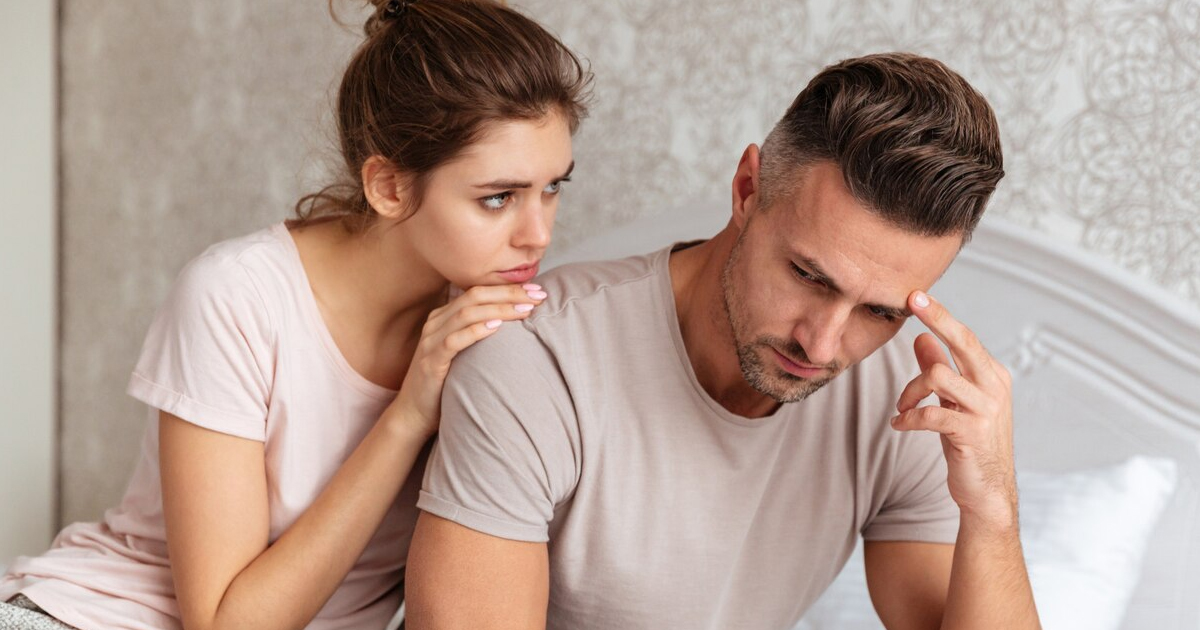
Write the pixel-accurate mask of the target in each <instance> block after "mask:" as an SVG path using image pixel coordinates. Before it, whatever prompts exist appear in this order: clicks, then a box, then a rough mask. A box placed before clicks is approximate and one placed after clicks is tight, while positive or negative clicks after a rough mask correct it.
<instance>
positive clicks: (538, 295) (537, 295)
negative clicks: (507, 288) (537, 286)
mask: <svg viewBox="0 0 1200 630" xmlns="http://www.w3.org/2000/svg"><path fill="white" fill-rule="evenodd" d="M528 293H529V297H531V298H533V299H535V300H544V299H546V292H545V291H529V292H528Z"/></svg>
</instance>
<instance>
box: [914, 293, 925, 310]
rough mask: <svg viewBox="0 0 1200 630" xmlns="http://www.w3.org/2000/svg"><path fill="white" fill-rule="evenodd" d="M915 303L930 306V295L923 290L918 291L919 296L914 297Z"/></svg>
mask: <svg viewBox="0 0 1200 630" xmlns="http://www.w3.org/2000/svg"><path fill="white" fill-rule="evenodd" d="M913 303H914V304H916V305H917V306H920V307H921V308H925V307H927V306H929V296H928V295H925V294H924V293H923V292H921V291H917V296H916V297H914V298H913Z"/></svg>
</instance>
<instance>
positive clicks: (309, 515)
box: [159, 286, 545, 630]
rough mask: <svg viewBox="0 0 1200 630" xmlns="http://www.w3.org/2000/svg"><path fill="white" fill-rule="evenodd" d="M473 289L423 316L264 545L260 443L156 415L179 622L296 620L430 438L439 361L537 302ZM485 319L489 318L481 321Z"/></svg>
mask: <svg viewBox="0 0 1200 630" xmlns="http://www.w3.org/2000/svg"><path fill="white" fill-rule="evenodd" d="M535 295H540V297H533V296H532V295H531V294H530V293H529V292H528V291H527V290H525V289H522V288H520V287H509V286H500V287H476V288H474V289H471V290H470V291H468V292H467V293H465V294H464V295H462V296H460V297H459V298H458V299H456V300H454V301H453V302H451V303H450V304H448V305H446V306H444V307H442V308H440V309H437V310H435V311H434V312H433V313H431V314H430V316H429V319H428V322H427V324H426V326H425V329H424V330H423V332H422V337H421V341H420V344H419V347H418V350H417V352H416V354H415V355H414V357H413V361H412V364H411V365H410V366H409V370H408V373H407V374H406V376H405V379H404V384H403V385H402V386H401V389H400V394H399V395H397V397H396V400H395V401H394V402H393V403H392V404H391V405H390V406H389V407H388V408H387V410H385V411H384V413H383V415H382V416H381V417H380V419H379V420H378V421H377V422H376V423H375V426H374V427H372V429H371V431H370V432H368V433H367V435H366V437H365V438H363V441H362V442H361V443H360V444H359V445H358V447H357V448H356V449H355V450H354V452H353V453H352V454H351V455H350V457H349V458H348V459H347V460H346V461H345V463H344V464H343V465H342V467H341V468H340V469H339V470H338V472H337V473H336V474H334V476H333V478H332V479H331V480H330V482H329V485H327V486H326V487H325V489H324V490H322V492H321V494H320V495H319V496H318V497H317V499H316V500H315V501H314V502H313V504H312V505H310V506H309V507H308V509H306V510H305V511H304V513H303V514H302V515H301V516H300V518H298V519H297V520H296V522H295V523H293V524H292V526H291V527H290V528H289V529H288V530H287V531H286V532H284V533H283V535H282V536H280V537H279V539H278V540H276V541H275V542H274V543H273V544H270V545H268V531H269V523H270V517H269V514H268V507H267V506H268V498H267V483H266V470H265V458H264V452H263V444H262V443H260V442H256V441H253V440H247V439H243V438H238V437H234V436H230V435H226V434H223V433H218V432H215V431H210V430H208V429H204V428H202V427H199V426H196V425H194V424H191V423H189V422H186V421H184V420H182V419H180V418H177V417H175V416H173V415H171V414H169V413H166V412H161V413H160V414H159V461H160V468H161V474H162V488H163V510H164V517H165V520H166V527H167V547H168V552H169V554H170V558H171V571H172V575H173V577H174V580H175V590H176V597H177V599H178V600H179V607H180V612H181V616H182V619H183V626H184V628H186V629H187V630H211V629H217V628H235V627H236V628H248V627H249V628H256V629H262V630H268V629H272V628H303V627H305V626H306V625H308V623H309V622H310V621H311V620H312V619H313V617H315V616H316V614H317V612H318V611H320V609H321V607H322V606H324V604H325V602H326V601H327V600H328V599H329V597H330V596H331V595H333V593H334V591H336V590H337V588H338V586H339V585H340V584H341V582H342V580H343V579H344V578H345V576H346V574H347V573H349V571H350V569H351V568H352V567H353V566H354V563H355V562H356V561H357V560H358V558H359V556H360V555H361V554H362V552H363V550H364V549H365V548H366V546H367V543H368V542H369V541H370V539H371V537H372V536H373V535H374V533H375V530H376V529H377V528H378V526H379V523H380V522H381V521H382V520H383V517H384V515H385V514H386V513H387V510H388V508H389V507H390V506H391V504H392V502H393V501H394V500H395V497H396V494H397V493H398V492H399V490H400V487H401V486H402V485H403V483H404V480H405V479H406V478H407V477H408V474H409V472H410V471H411V469H412V465H413V462H414V461H415V460H416V458H417V454H418V453H419V452H420V450H421V448H422V446H423V445H424V444H425V442H426V441H428V439H429V438H430V437H431V436H432V435H433V433H434V431H435V430H436V427H437V419H438V416H439V413H438V406H439V398H440V392H441V388H442V384H443V383H444V380H445V374H446V372H447V371H448V369H449V364H450V361H451V360H452V359H453V357H454V356H455V355H456V354H458V352H460V351H461V350H462V349H464V348H466V347H467V346H470V345H471V344H473V343H475V342H476V341H478V340H479V339H482V338H483V337H486V336H488V335H490V334H491V333H492V332H493V331H494V330H495V329H496V328H495V325H496V323H497V322H498V321H500V320H514V319H522V318H524V317H527V316H528V310H517V309H516V308H515V305H516V304H530V303H535V302H540V301H541V299H542V298H544V297H545V295H544V294H535ZM489 324H491V325H489Z"/></svg>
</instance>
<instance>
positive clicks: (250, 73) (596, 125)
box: [60, 0, 1200, 522]
mask: <svg viewBox="0 0 1200 630" xmlns="http://www.w3.org/2000/svg"><path fill="white" fill-rule="evenodd" d="M418 1H419V0H418ZM513 4H516V5H517V6H518V7H519V8H521V9H522V10H524V11H526V12H527V13H528V14H530V15H531V16H533V17H535V18H536V19H538V20H540V21H541V22H543V23H544V24H546V25H547V26H548V27H549V28H551V29H552V30H553V31H555V32H557V33H558V34H559V35H560V36H561V37H562V38H563V39H564V41H566V42H567V43H568V44H569V45H570V46H572V47H573V48H574V49H575V50H576V51H578V52H579V53H580V54H581V55H582V56H584V57H586V58H587V59H588V60H589V61H590V63H591V65H592V67H593V69H594V70H595V73H596V81H595V101H594V106H593V111H592V116H591V118H590V119H589V120H588V121H586V122H585V123H584V126H583V128H582V130H581V132H580V134H579V136H578V137H577V139H576V149H575V151H576V158H577V161H578V163H579V166H578V168H577V170H576V175H575V176H574V180H575V181H573V182H572V183H571V184H570V185H569V188H568V189H567V193H566V195H567V197H566V198H565V200H564V206H563V210H562V212H560V225H559V228H558V232H557V234H556V243H557V245H558V246H561V245H563V244H569V243H571V242H573V241H577V240H578V239H580V238H581V237H583V236H585V235H587V234H590V233H593V232H594V231H596V230H599V229H603V228H605V227H607V226H612V225H616V224H619V223H622V222H625V221H628V220H630V219H632V218H633V217H636V216H639V215H643V214H650V213H656V212H659V211H662V210H665V209H666V208H669V207H673V206H678V205H680V204H686V203H691V202H694V201H696V200H700V199H705V200H710V201H711V200H717V201H722V200H725V199H727V198H728V194H729V193H728V185H729V181H730V178H731V177H732V174H733V170H734V168H735V167H736V165H737V161H738V159H739V157H740V155H741V152H742V150H743V149H744V148H745V146H746V145H747V144H749V143H751V142H755V143H757V142H760V141H761V140H762V138H763V137H764V135H765V134H766V132H767V130H768V129H769V128H770V127H771V125H772V124H773V123H774V122H775V120H776V119H777V118H778V117H779V116H780V115H781V114H782V112H783V110H784V109H785V108H786V106H787V105H788V103H789V102H790V101H791V99H792V98H793V97H794V96H795V94H796V93H797V92H798V91H799V90H800V89H801V88H802V87H803V86H804V84H805V83H806V82H807V81H808V79H809V78H811V76H812V75H813V74H814V73H815V72H817V71H818V70H819V69H820V68H821V67H823V66H825V65H827V64H829V63H832V62H834V61H837V60H839V59H842V58H845V57H850V56H855V55H859V54H864V53H868V52H875V51H883V50H911V51H915V52H919V53H923V54H928V55H931V56H934V57H937V58H939V59H941V60H943V61H945V62H946V63H947V64H949V65H950V66H951V67H953V68H955V69H956V70H958V71H959V72H961V73H962V74H963V75H964V76H966V77H967V78H968V80H970V81H971V82H972V83H973V84H974V85H976V87H978V88H979V89H980V91H982V92H983V93H984V94H985V95H986V96H987V97H988V98H989V100H990V101H991V102H992V104H993V106H994V107H995V108H996V111H997V114H998V117H999V119H1000V124H1001V128H1002V133H1003V136H1004V145H1005V157H1006V170H1007V172H1008V175H1007V177H1006V178H1005V180H1004V182H1003V183H1002V184H1001V188H1000V190H999V191H998V192H997V195H996V197H995V199H994V201H993V202H992V205H991V210H990V212H991V213H994V214H996V215H1000V216H1003V217H1004V218H1006V219H1008V220H1010V221H1014V222H1018V223H1021V224H1024V225H1028V226H1031V227H1033V228H1035V229H1037V230H1039V231H1042V232H1044V233H1045V234H1048V235H1050V236H1051V237H1053V238H1055V239H1059V240H1061V241H1062V242H1063V243H1065V244H1070V245H1075V246H1080V247H1082V248H1084V249H1087V250H1090V251H1092V252H1094V253H1095V254H1097V255H1098V256H1101V257H1103V258H1105V259H1108V260H1110V261H1112V262H1113V263H1115V264H1117V265H1120V266H1123V267H1125V268H1127V269H1129V270H1131V271H1133V272H1135V273H1137V274H1139V275H1140V276H1141V277H1142V278H1144V279H1145V280H1146V282H1147V283H1149V284H1153V285H1157V286H1159V287H1162V288H1163V289H1165V290H1166V291H1170V292H1173V293H1175V294H1176V295H1177V296H1179V297H1181V298H1182V299H1183V300H1185V301H1190V302H1192V303H1195V304H1198V305H1200V207H1198V204H1200V170H1198V169H1197V164H1198V163H1200V98H1198V97H1200V86H1198V77H1200V0H1154V1H1150V0H1013V1H1011V2H989V1H985V0H740V1H738V2H733V1H702V2H697V1H695V0H686V1H685V0H570V1H563V0H516V1H514V2H513ZM335 5H336V6H337V7H338V10H339V12H340V13H341V14H342V16H343V17H344V18H345V19H346V21H347V22H349V23H350V26H349V27H346V28H341V27H338V26H337V25H335V24H334V23H333V21H332V20H331V19H330V17H329V15H328V10H327V7H326V3H325V2H322V1H309V2H290V1H285V0H258V1H255V2H251V1H249V0H208V1H206V2H200V3H160V2H155V1H152V0H63V2H62V20H63V21H62V34H61V47H62V90H63V92H62V123H61V124H62V126H61V149H62V168H63V179H62V185H63V190H62V212H63V217H62V226H63V239H64V241H63V262H62V270H63V271H62V273H63V287H62V291H63V301H62V316H63V327H62V330H63V337H62V394H63V398H62V407H61V413H62V423H61V426H62V453H61V460H60V461H61V462H62V467H63V471H62V489H63V493H62V496H61V498H60V501H61V506H62V519H63V521H64V522H70V521H73V520H78V519H95V518H98V517H99V516H100V515H101V513H102V512H103V510H104V509H105V508H107V507H110V506H112V505H113V504H115V502H116V501H117V499H118V498H119V496H120V494H121V492H122V490H123V488H124V484H125V481H126V479H127V475H128V473H129V471H130V470H132V465H133V462H134V461H135V459H136V455H137V452H138V436H139V435H140V433H141V431H142V428H143V427H144V424H145V422H146V415H145V411H144V410H143V409H142V408H141V406H140V405H139V404H138V403H136V402H134V401H132V400H131V399H129V398H128V397H126V396H125V395H124V393H123V392H124V386H125V383H126V381H127V379H128V375H129V371H130V370H131V369H132V367H133V363H134V361H135V360H136V357H137V352H138V349H139V348H140V344H141V340H142V336H143V335H144V334H145V330H146V327H147V326H148V325H149V321H150V318H151V317H152V316H153V313H154V310H155V308H156V307H157V305H158V303H159V302H160V301H161V300H162V299H163V297H164V296H165V294H166V291H167V289H168V288H169V286H170V284H171V282H172V280H173V279H174V277H175V274H176V273H177V272H178V270H179V269H180V268H181V266H182V265H183V264H184V263H185V262H186V261H187V260H188V259H190V258H191V257H193V256H195V255H196V254H198V253H199V252H200V251H202V250H203V249H204V247H206V246H207V245H209V244H211V243H213V242H215V241H218V240H221V239H223V238H228V237H231V236H235V235H239V234H243V233H246V232H249V231H252V230H255V229H258V228H259V227H262V226H264V225H266V224H268V223H270V222H273V221H277V220H280V219H282V218H285V217H286V216H287V215H288V214H289V213H290V209H291V206H292V204H293V203H294V200H295V199H296V198H297V197H298V196H299V195H301V194H303V193H304V192H307V191H310V190H312V189H313V188H315V187H317V186H318V185H319V184H320V183H321V181H322V178H321V174H322V173H323V172H325V170H324V169H325V165H326V164H328V163H329V160H330V158H331V147H332V146H333V144H334V143H333V139H332V132H331V131H330V125H329V115H328V113H327V112H328V110H329V108H330V104H331V103H332V100H333V93H334V88H335V87H336V81H337V79H338V78H339V73H340V69H341V67H342V65H343V64H344V63H345V60H346V59H347V56H348V54H349V52H350V51H351V50H352V48H353V46H354V45H355V43H356V41H357V37H358V35H357V33H358V28H359V25H360V24H361V20H360V19H359V17H358V15H359V14H358V13H356V11H358V9H359V7H360V6H361V5H359V4H355V3H353V2H350V1H348V0H346V1H342V0H339V2H337V3H336V4H335Z"/></svg>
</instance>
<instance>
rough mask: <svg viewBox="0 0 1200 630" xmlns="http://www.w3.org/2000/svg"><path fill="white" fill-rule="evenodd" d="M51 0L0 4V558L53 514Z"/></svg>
mask: <svg viewBox="0 0 1200 630" xmlns="http://www.w3.org/2000/svg"><path fill="white" fill-rule="evenodd" d="M54 7H55V2H54V0H28V1H25V2H8V3H3V4H0V59H3V61H2V62H0V86H2V87H0V112H2V113H3V116H0V190H3V191H4V201H3V203H0V223H2V224H3V225H4V229H3V230H0V296H3V297H0V445H2V446H0V505H2V506H6V507H5V508H2V509H0V513H2V514H3V516H2V517H0V565H4V564H6V563H7V562H8V560H9V559H11V558H12V557H14V556H16V555H19V554H29V553H33V552H36V551H38V550H39V549H42V548H45V547H46V545H47V544H49V542H50V536H51V535H52V534H53V533H54V531H53V530H54V524H55V523H54V508H55V500H54V482H55V478H56V474H55V470H54V464H55V458H54V424H55V413H54V383H55V374H54V349H55V337H56V333H57V329H56V326H55V324H56V317H55V304H56V302H57V301H58V300H57V296H56V295H55V292H54V286H55V272H56V267H55V263H56V261H57V260H58V255H57V253H58V252H57V249H56V246H57V243H56V241H57V238H56V234H57V233H56V227H57V221H56V218H57V213H56V212H55V190H56V182H55V176H54V173H55V163H54V136H55V133H54V113H55V107H54V58H55V41H54ZM0 572H3V571H2V570H0Z"/></svg>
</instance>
